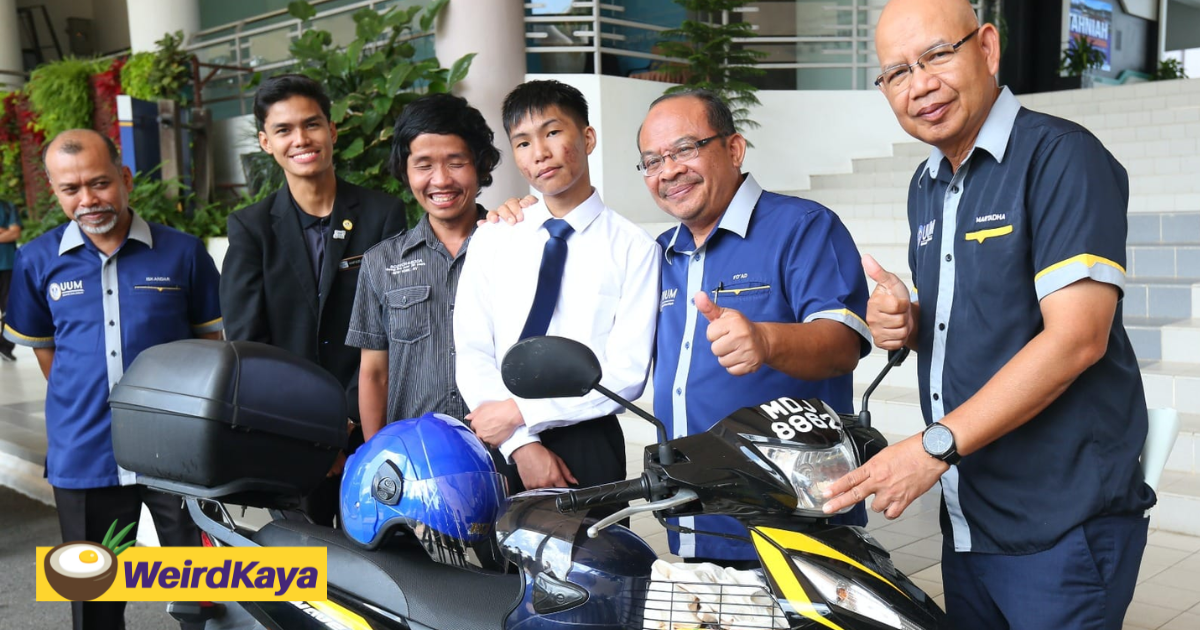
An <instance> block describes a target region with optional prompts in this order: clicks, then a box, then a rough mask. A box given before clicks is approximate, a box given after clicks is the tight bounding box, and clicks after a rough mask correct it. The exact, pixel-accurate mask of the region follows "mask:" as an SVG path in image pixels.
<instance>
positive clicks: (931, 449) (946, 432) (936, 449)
mask: <svg viewBox="0 0 1200 630" xmlns="http://www.w3.org/2000/svg"><path fill="white" fill-rule="evenodd" d="M921 446H924V447H925V452H926V453H929V456H930V457H932V458H934V459H940V460H942V461H944V462H946V463H947V464H950V465H951V466H953V465H955V464H957V463H958V462H959V461H960V460H962V455H959V454H958V448H957V447H956V446H955V444H954V433H953V432H951V431H950V427H948V426H946V425H944V424H942V423H940V422H934V423H933V424H931V425H929V426H927V427H925V431H924V432H923V433H921Z"/></svg>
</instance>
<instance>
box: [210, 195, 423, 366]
mask: <svg viewBox="0 0 1200 630" xmlns="http://www.w3.org/2000/svg"><path fill="white" fill-rule="evenodd" d="M331 216H332V221H331V222H330V230H329V233H330V236H329V240H328V241H327V243H326V248H325V266H324V269H322V273H321V279H320V283H319V285H318V283H317V282H316V281H315V280H314V278H313V272H312V264H311V263H310V260H311V259H310V258H309V254H308V246H307V245H306V244H305V241H304V235H303V233H302V232H301V227H300V217H299V216H298V215H297V211H296V208H295V206H294V203H293V201H292V195H291V192H290V191H289V190H288V188H287V186H286V185H285V186H284V187H283V188H281V189H280V190H279V191H278V192H276V193H274V194H272V195H271V196H269V197H267V198H266V199H263V200H262V201H260V202H258V203H256V204H254V205H253V206H250V207H248V208H245V209H242V210H239V211H237V212H235V213H233V214H231V215H229V220H228V227H229V251H228V252H226V254H225V262H224V264H223V267H222V270H221V312H222V314H223V315H224V317H225V336H226V338H227V339H229V340H232V341H240V340H246V341H259V342H263V343H268V344H271V345H273V346H276V347H279V348H283V349H285V350H288V351H290V352H292V353H293V354H296V355H299V356H302V357H304V358H306V359H308V360H310V361H313V362H314V363H317V364H318V365H320V366H321V367H323V368H325V369H326V370H327V371H328V372H329V373H330V374H333V375H334V376H335V377H336V378H337V379H338V381H340V382H341V383H342V386H343V387H346V386H349V385H350V383H351V382H352V381H353V380H354V376H355V372H356V370H357V369H358V364H359V357H360V356H361V354H360V353H361V351H360V350H359V349H358V348H351V347H347V346H346V345H345V343H346V329H347V328H348V327H349V326H350V314H351V313H352V311H353V309H354V292H355V289H356V288H357V285H358V269H359V265H360V264H361V262H362V255H363V252H365V251H367V249H369V248H371V247H373V246H374V245H375V244H376V243H378V242H379V241H381V240H383V239H385V238H388V237H389V236H393V235H395V234H398V233H400V232H403V231H404V228H405V226H406V223H407V219H406V217H405V212H404V204H403V203H402V202H401V201H400V200H399V199H397V198H395V197H392V196H391V195H388V194H385V193H381V192H376V191H373V190H368V189H366V188H362V187H360V186H355V185H354V184H351V183H349V182H345V181H342V180H341V179H339V180H338V182H337V196H336V198H335V199H334V203H333V214H332V215H331ZM347 221H349V222H350V225H351V226H352V227H351V229H348V230H346V235H345V238H343V239H337V238H333V234H334V231H335V230H344V229H345V225H344V224H345V222H347ZM318 288H319V289H320V291H319V292H318ZM318 295H319V296H320V297H318Z"/></svg>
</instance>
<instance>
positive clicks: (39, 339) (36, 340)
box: [4, 324, 54, 343]
mask: <svg viewBox="0 0 1200 630" xmlns="http://www.w3.org/2000/svg"><path fill="white" fill-rule="evenodd" d="M4 330H6V331H8V332H10V333H12V335H13V336H14V337H17V338H19V339H23V340H25V341H32V342H34V343H45V342H47V341H54V337H53V336H51V337H30V336H29V335H22V334H21V333H19V332H17V331H15V330H13V327H12V326H9V325H8V324H5V325H4Z"/></svg>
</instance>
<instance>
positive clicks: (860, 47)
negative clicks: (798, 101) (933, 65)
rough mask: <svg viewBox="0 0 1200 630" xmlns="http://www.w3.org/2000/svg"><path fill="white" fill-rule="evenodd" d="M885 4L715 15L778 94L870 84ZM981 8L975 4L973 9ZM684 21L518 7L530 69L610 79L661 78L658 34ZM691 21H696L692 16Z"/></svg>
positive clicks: (670, 14)
mask: <svg viewBox="0 0 1200 630" xmlns="http://www.w3.org/2000/svg"><path fill="white" fill-rule="evenodd" d="M884 4H886V0H792V1H787V0H768V1H762V2H751V3H749V4H748V5H747V6H746V7H743V8H742V9H739V10H737V11H736V12H732V13H726V14H724V15H722V16H721V19H722V20H726V21H743V22H749V23H750V24H751V25H753V27H754V32H755V37H753V38H746V39H738V40H735V41H736V42H737V43H739V44H741V45H744V46H748V47H752V48H754V49H756V50H760V51H762V52H764V53H766V55H767V56H766V58H764V59H763V60H762V61H761V62H760V64H759V67H761V68H762V69H763V70H765V71H766V72H765V74H764V76H763V77H761V78H759V79H757V83H758V87H760V88H763V89H780V90H797V89H800V90H805V89H812V90H821V89H866V88H871V87H873V83H874V79H875V76H876V75H877V74H878V72H879V64H878V61H877V60H876V58H875V28H874V25H875V22H876V21H878V19H879V13H880V12H881V11H882V10H883V5H884ZM979 4H980V3H974V5H973V6H975V8H976V11H979V10H980V6H979ZM687 17H688V16H687V14H686V12H685V11H684V10H683V9H682V8H681V7H679V6H678V5H676V4H675V3H673V2H666V1H665V0H659V1H653V0H600V1H596V2H593V1H571V0H532V1H530V2H526V3H525V37H526V52H527V53H528V54H527V55H526V57H527V59H528V65H529V70H530V72H549V73H571V72H575V73H578V72H584V73H595V74H617V75H622V76H632V77H638V78H647V79H655V80H664V79H665V74H664V72H663V68H664V67H665V66H667V65H670V64H673V63H679V62H680V61H679V60H676V59H670V58H667V57H665V56H663V55H661V54H658V42H659V41H660V40H661V39H662V38H663V34H662V32H663V31H665V30H668V29H670V28H675V27H677V26H678V25H679V24H681V23H682V22H683V20H684V19H686V18H687ZM692 19H695V17H694V16H692Z"/></svg>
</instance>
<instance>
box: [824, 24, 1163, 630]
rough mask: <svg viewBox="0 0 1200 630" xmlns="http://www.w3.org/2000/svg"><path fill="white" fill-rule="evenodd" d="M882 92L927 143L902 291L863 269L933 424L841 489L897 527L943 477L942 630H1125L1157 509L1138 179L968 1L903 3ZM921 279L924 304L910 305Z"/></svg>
mask: <svg viewBox="0 0 1200 630" xmlns="http://www.w3.org/2000/svg"><path fill="white" fill-rule="evenodd" d="M875 45H876V51H877V53H878V55H879V61H880V69H881V72H880V75H879V78H878V80H877V83H876V85H877V86H878V87H879V89H880V91H881V92H882V93H883V95H884V96H885V97H886V98H887V99H888V101H889V103H890V104H891V106H892V110H893V112H894V113H895V115H896V118H897V120H898V121H899V122H900V125H901V126H902V127H903V128H904V129H905V131H907V132H908V133H909V134H910V135H912V136H913V137H914V138H917V139H918V140H921V141H923V142H925V143H927V144H929V145H931V150H930V156H929V159H928V160H927V161H925V162H924V163H922V164H921V165H920V166H918V167H917V170H916V172H915V173H914V175H913V178H912V182H911V184H910V186H909V196H908V218H909V224H910V228H911V230H912V237H911V240H910V243H909V264H910V268H911V269H910V270H911V272H912V277H913V280H914V283H915V285H916V286H914V287H912V288H911V290H910V288H909V287H907V286H906V285H905V284H904V282H903V281H901V280H900V279H899V278H898V277H897V276H896V275H895V274H893V273H890V272H888V271H887V270H885V269H883V268H881V267H880V265H879V264H878V263H877V262H876V261H875V260H874V259H873V258H871V257H870V256H864V258H863V267H864V269H865V271H866V272H867V275H868V276H870V277H871V278H872V279H874V280H875V282H876V283H877V286H876V287H875V289H874V292H873V293H872V295H871V298H870V300H869V302H868V306H867V322H868V324H869V325H870V328H871V334H872V335H873V337H874V340H875V343H876V345H878V346H879V347H881V348H884V349H887V350H895V349H899V348H900V347H902V346H907V347H909V348H912V349H913V350H915V351H916V352H917V353H918V376H919V381H920V396H921V409H922V412H923V413H924V416H925V421H926V424H927V425H928V427H927V428H926V429H925V431H924V432H923V433H922V434H920V435H914V436H912V437H910V438H908V439H906V440H904V441H901V442H899V443H897V444H894V445H892V446H891V447H889V448H887V449H885V450H884V451H883V452H882V453H880V454H879V455H878V456H876V457H875V458H874V459H872V460H871V461H869V462H867V464H866V465H864V466H863V467H862V468H859V469H858V470H856V471H855V472H853V473H851V474H849V475H847V476H846V477H844V478H843V479H841V480H839V481H838V482H837V483H836V484H834V485H833V486H832V487H831V488H830V490H829V492H828V493H827V494H828V495H829V496H835V495H836V496H835V498H834V499H833V500H832V501H831V502H830V503H828V504H827V505H826V508H825V509H826V510H827V511H833V510H836V509H838V508H839V507H841V506H843V505H847V504H849V503H851V502H855V501H860V500H862V499H865V498H867V497H869V496H871V495H874V496H875V499H874V501H873V502H872V504H871V509H873V510H875V511H876V512H882V513H884V514H885V515H886V516H887V517H888V518H896V517H898V516H900V515H901V514H902V513H903V512H904V510H905V508H907V507H908V505H909V504H910V503H911V502H912V501H913V500H914V499H915V498H917V497H918V496H920V495H921V494H923V493H924V492H925V491H927V490H929V489H930V488H931V487H932V486H933V484H934V483H935V482H938V481H939V480H940V481H941V490H942V498H943V502H942V510H941V524H942V533H943V551H942V583H943V584H944V585H945V589H946V590H945V597H946V609H947V613H948V614H949V616H950V620H951V627H954V628H972V629H979V628H982V629H991V628H997V629H1000V628H1021V629H1022V630H1028V629H1035V630H1036V629H1039V628H1046V629H1054V630H1060V629H1062V628H1085V627H1086V628H1112V629H1114V630H1115V629H1119V628H1121V625H1122V620H1123V618H1124V615H1125V610H1126V608H1127V607H1128V605H1129V602H1130V600H1131V598H1132V596H1133V589H1134V585H1135V584H1136V581H1137V572H1138V565H1139V563H1140V561H1141V557H1142V551H1143V549H1144V547H1145V544H1146V532H1147V525H1148V521H1147V519H1146V518H1145V517H1144V514H1145V510H1146V509H1147V508H1149V507H1150V506H1152V505H1153V504H1154V502H1155V496H1154V492H1153V491H1152V490H1151V489H1150V488H1149V487H1148V486H1147V485H1146V484H1145V482H1144V480H1143V477H1142V472H1141V468H1140V466H1139V463H1138V457H1139V454H1140V451H1141V447H1142V444H1143V442H1144V441H1145V438H1146V430H1147V419H1146V400H1145V394H1144V392H1143V389H1142V380H1141V377H1140V374H1139V371H1138V365H1137V359H1136V358H1135V356H1134V354H1133V349H1132V347H1131V345H1130V342H1129V338H1128V336H1127V335H1126V333H1125V328H1124V325H1123V323H1122V315H1121V309H1120V308H1119V301H1120V298H1121V295H1122V292H1123V290H1124V282H1125V235H1126V211H1127V205H1128V200H1129V183H1128V177H1127V176H1126V172H1125V169H1124V168H1123V167H1122V166H1121V165H1120V164H1119V163H1118V162H1117V161H1116V160H1115V159H1114V158H1113V157H1112V155H1111V154H1109V152H1108V151H1107V150H1106V149H1105V148H1104V146H1103V145H1102V144H1101V143H1100V141H1099V140H1097V139H1096V137H1095V136H1093V135H1092V134H1091V133H1090V132H1088V131H1087V130H1086V129H1084V128H1082V127H1080V126H1079V125H1076V124H1075V123H1072V122H1069V121H1066V120H1062V119H1059V118H1055V117H1052V116H1047V115H1045V114H1041V113H1037V112H1033V111H1030V110H1027V109H1024V108H1023V107H1021V104H1020V103H1019V102H1018V101H1017V99H1016V97H1014V96H1013V95H1012V93H1011V92H1010V91H1009V90H1008V89H1007V88H1001V87H999V86H998V84H997V81H996V72H997V70H998V68H999V64H1000V44H999V34H998V33H997V30H996V28H995V26H993V25H991V24H984V25H982V26H980V25H979V23H978V22H977V20H976V16H975V13H974V11H973V10H972V9H971V7H970V5H969V4H968V3H967V2H966V1H965V0H892V2H890V3H889V4H888V5H887V7H886V8H885V9H884V11H883V13H882V14H881V16H880V19H879V24H878V26H877V27H876V35H875ZM918 288H919V292H918Z"/></svg>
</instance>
